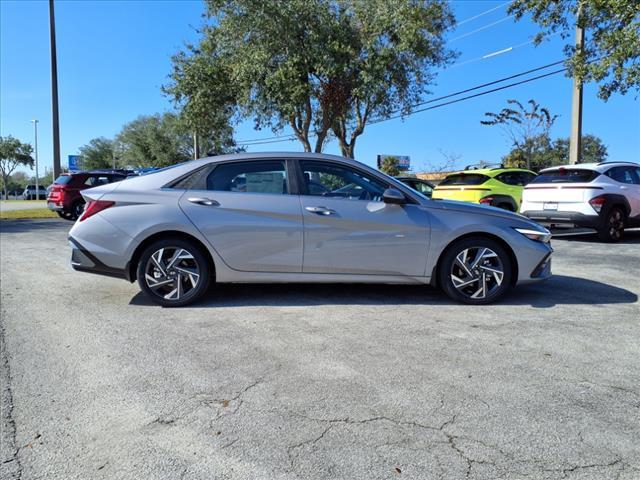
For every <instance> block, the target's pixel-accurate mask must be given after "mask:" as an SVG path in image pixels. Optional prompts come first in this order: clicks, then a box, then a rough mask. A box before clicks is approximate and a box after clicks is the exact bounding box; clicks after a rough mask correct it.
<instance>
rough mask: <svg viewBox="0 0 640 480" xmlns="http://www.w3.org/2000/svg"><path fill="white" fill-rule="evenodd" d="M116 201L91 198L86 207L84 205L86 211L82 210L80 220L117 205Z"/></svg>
mask: <svg viewBox="0 0 640 480" xmlns="http://www.w3.org/2000/svg"><path fill="white" fill-rule="evenodd" d="M115 203H116V202H111V201H108V200H89V203H87V205H86V207H84V212H82V215H81V216H80V219H79V221H80V222H82V221H83V220H86V219H87V218H89V217H91V216H92V215H95V214H96V213H98V212H101V211H102V210H105V209H107V208H109V207H112V206H113V205H115Z"/></svg>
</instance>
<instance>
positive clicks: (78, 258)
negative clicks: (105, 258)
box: [69, 236, 131, 281]
mask: <svg viewBox="0 0 640 480" xmlns="http://www.w3.org/2000/svg"><path fill="white" fill-rule="evenodd" d="M69 244H70V245H71V267H72V268H73V269H74V270H77V271H78V272H87V273H95V274H98V275H106V276H107V277H115V278H122V279H124V280H129V281H131V279H130V278H129V274H128V271H129V269H128V268H126V267H125V268H123V269H120V268H113V267H110V266H108V265H105V264H104V263H102V262H101V261H100V260H99V259H98V258H96V256H95V255H93V254H92V253H91V252H89V251H88V250H87V249H86V248H84V247H83V246H82V245H81V244H80V242H78V241H77V240H76V239H75V238H73V237H71V236H69Z"/></svg>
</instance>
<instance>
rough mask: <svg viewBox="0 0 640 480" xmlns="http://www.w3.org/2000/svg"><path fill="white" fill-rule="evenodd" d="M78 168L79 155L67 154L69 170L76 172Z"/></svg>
mask: <svg viewBox="0 0 640 480" xmlns="http://www.w3.org/2000/svg"><path fill="white" fill-rule="evenodd" d="M78 170H80V155H69V171H70V172H77V171H78Z"/></svg>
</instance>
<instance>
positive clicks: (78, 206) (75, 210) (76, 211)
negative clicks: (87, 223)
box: [70, 200, 85, 220]
mask: <svg viewBox="0 0 640 480" xmlns="http://www.w3.org/2000/svg"><path fill="white" fill-rule="evenodd" d="M84 204H85V202H83V201H82V200H78V201H77V202H75V203H74V204H73V205H72V206H71V212H70V213H71V216H72V217H73V218H71V220H77V219H78V218H80V215H82V212H84Z"/></svg>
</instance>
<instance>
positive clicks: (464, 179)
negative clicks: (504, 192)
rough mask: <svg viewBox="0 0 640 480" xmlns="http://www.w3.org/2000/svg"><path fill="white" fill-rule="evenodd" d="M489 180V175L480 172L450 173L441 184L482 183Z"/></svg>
mask: <svg viewBox="0 0 640 480" xmlns="http://www.w3.org/2000/svg"><path fill="white" fill-rule="evenodd" d="M487 180H489V177H487V176H486V175H480V174H479V173H456V174H454V175H449V176H448V177H447V178H445V179H444V180H443V181H441V182H440V185H482V184H483V183H484V182H486V181H487Z"/></svg>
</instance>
